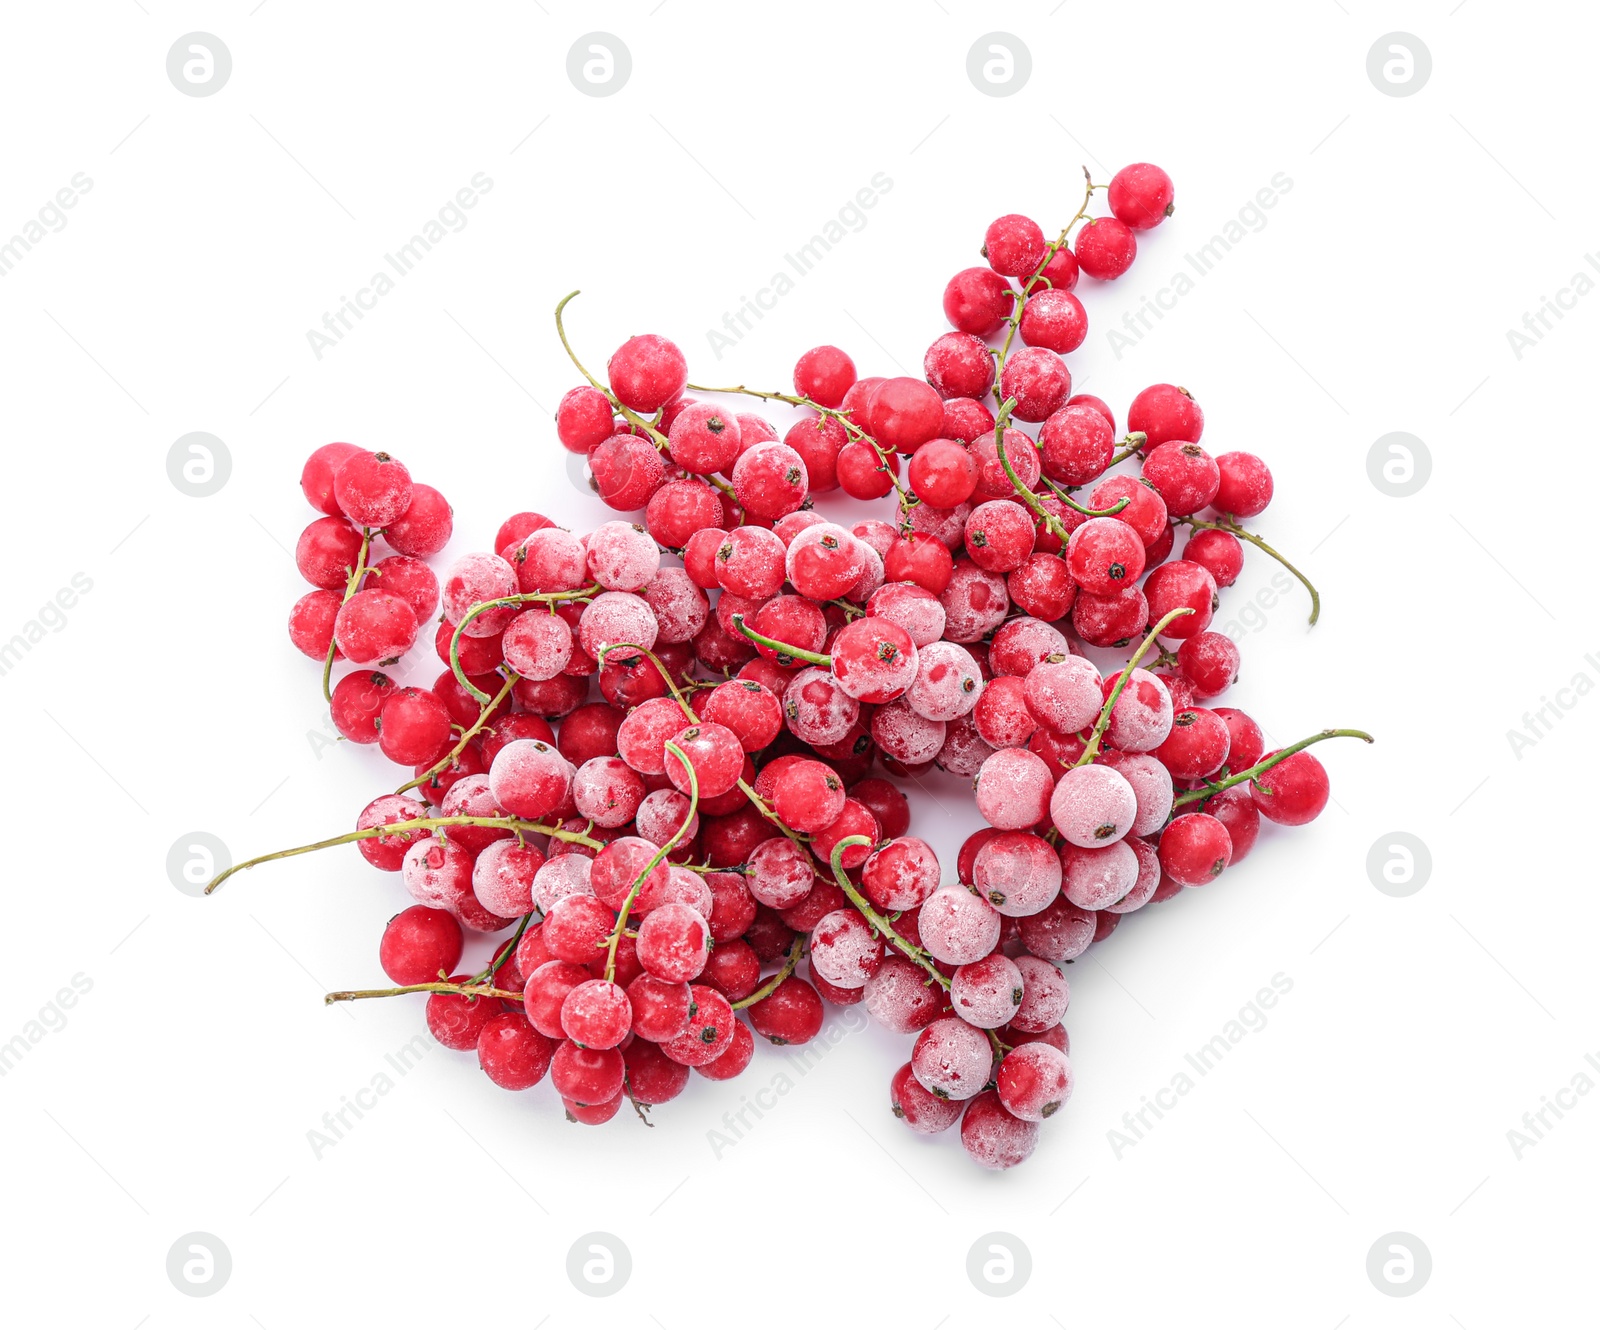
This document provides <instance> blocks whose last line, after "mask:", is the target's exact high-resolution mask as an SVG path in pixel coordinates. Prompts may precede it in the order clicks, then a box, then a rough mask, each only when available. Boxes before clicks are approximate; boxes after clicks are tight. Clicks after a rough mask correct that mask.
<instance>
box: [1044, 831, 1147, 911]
mask: <svg viewBox="0 0 1600 1330" xmlns="http://www.w3.org/2000/svg"><path fill="white" fill-rule="evenodd" d="M1138 880H1139V856H1138V855H1136V854H1135V853H1134V852H1133V850H1132V848H1131V847H1130V846H1129V845H1128V844H1127V843H1126V842H1124V841H1114V842H1113V843H1112V844H1110V845H1106V846H1102V847H1101V848H1100V849H1098V850H1089V849H1084V848H1082V847H1080V846H1077V845H1072V844H1065V845H1063V846H1062V847H1061V892H1062V895H1064V896H1065V897H1066V898H1067V899H1068V900H1069V901H1071V902H1072V903H1073V904H1074V905H1077V906H1079V907H1081V908H1082V909H1085V910H1103V909H1105V908H1106V907H1107V906H1109V905H1114V904H1115V903H1116V902H1117V901H1119V900H1121V899H1122V898H1123V897H1124V896H1126V895H1127V894H1128V893H1129V892H1130V891H1132V890H1133V884H1134V883H1135V882H1137V881H1138Z"/></svg>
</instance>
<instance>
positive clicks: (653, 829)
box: [633, 712, 700, 846]
mask: <svg viewBox="0 0 1600 1330" xmlns="http://www.w3.org/2000/svg"><path fill="white" fill-rule="evenodd" d="M679 714H680V715H681V714H682V713H681V712H680V713H679ZM688 811H689V796H688V795H686V794H683V793H681V792H679V791H678V790H651V791H650V793H649V794H647V795H645V797H644V801H643V802H642V803H641V804H640V805H639V811H638V812H637V813H636V814H635V815H634V819H633V823H634V826H635V827H636V828H637V829H638V832H639V835H640V836H641V837H643V838H644V839H645V840H647V841H649V842H650V843H651V844H653V845H656V846H661V845H665V844H666V843H667V842H668V841H669V840H670V839H672V837H673V836H674V835H675V834H676V833H677V830H678V828H679V827H681V826H682V825H683V818H684V815H685V814H686V813H687V812H688ZM699 834H700V814H699V813H696V814H695V815H694V816H693V817H692V818H690V819H689V829H688V830H687V831H686V832H684V833H683V838H684V840H686V841H690V840H693V839H694V838H695V837H696V836H697V835H699Z"/></svg>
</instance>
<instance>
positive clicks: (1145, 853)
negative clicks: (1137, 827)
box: [1106, 836, 1161, 914]
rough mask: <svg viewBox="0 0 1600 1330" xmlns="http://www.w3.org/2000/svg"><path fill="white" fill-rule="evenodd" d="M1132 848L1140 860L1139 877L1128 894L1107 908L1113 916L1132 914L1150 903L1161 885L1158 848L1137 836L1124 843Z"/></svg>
mask: <svg viewBox="0 0 1600 1330" xmlns="http://www.w3.org/2000/svg"><path fill="white" fill-rule="evenodd" d="M1123 844H1124V845H1127V846H1128V847H1129V848H1131V849H1132V850H1133V852H1134V854H1135V855H1136V856H1137V857H1138V860H1139V876H1138V879H1137V880H1136V881H1135V882H1134V884H1133V886H1131V887H1130V888H1128V894H1127V895H1126V896H1124V897H1123V898H1122V899H1121V900H1119V901H1116V902H1115V903H1114V904H1111V905H1108V906H1106V909H1108V910H1110V911H1111V913H1112V914H1132V913H1133V912H1134V911H1135V910H1137V909H1138V908H1139V907H1140V906H1141V905H1145V904H1148V903H1149V900H1150V898H1151V897H1152V896H1154V895H1155V894H1156V888H1157V887H1159V886H1160V885H1161V858H1160V856H1159V855H1158V854H1157V853H1156V847H1155V846H1154V845H1152V844H1150V842H1149V841H1147V840H1140V839H1139V838H1138V837H1137V836H1130V837H1128V839H1127V840H1125V841H1124V842H1123Z"/></svg>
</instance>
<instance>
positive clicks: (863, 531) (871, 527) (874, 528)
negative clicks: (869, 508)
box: [850, 517, 899, 559]
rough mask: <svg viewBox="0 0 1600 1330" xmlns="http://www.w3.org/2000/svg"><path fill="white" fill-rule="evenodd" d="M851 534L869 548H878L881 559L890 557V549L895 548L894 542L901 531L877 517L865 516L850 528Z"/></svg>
mask: <svg viewBox="0 0 1600 1330" xmlns="http://www.w3.org/2000/svg"><path fill="white" fill-rule="evenodd" d="M850 534H851V535H852V536H854V537H856V539H857V540H860V541H861V542H862V543H863V544H865V545H867V546H868V547H869V548H871V549H874V550H876V551H877V553H878V557H879V558H880V559H887V558H888V557H889V551H890V550H892V549H893V548H894V542H895V541H896V540H897V539H898V538H899V532H897V531H896V530H895V529H894V528H893V527H892V526H890V525H889V524H888V523H887V522H885V521H883V520H882V519H881V518H877V517H867V518H863V519H862V520H861V521H859V522H857V523H856V524H855V525H854V526H853V527H851V528H850Z"/></svg>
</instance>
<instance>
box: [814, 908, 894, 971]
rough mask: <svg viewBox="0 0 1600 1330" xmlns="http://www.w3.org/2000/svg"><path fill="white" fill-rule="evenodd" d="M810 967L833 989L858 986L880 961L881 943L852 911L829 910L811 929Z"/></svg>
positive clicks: (881, 954) (875, 968)
mask: <svg viewBox="0 0 1600 1330" xmlns="http://www.w3.org/2000/svg"><path fill="white" fill-rule="evenodd" d="M810 956H811V968H812V969H813V970H815V971H816V972H817V974H819V975H820V976H821V977H822V978H823V980H825V981H826V982H827V983H830V984H832V985H833V986H834V987H836V988H860V987H861V986H862V985H863V984H865V983H866V982H867V980H868V979H870V978H871V977H872V975H873V974H874V973H875V972H876V970H877V968H878V966H879V965H880V964H881V963H882V957H883V943H882V942H881V941H880V940H879V939H878V938H877V937H875V936H874V935H873V932H872V930H871V929H870V928H868V927H867V921H866V920H865V919H863V918H862V917H861V916H860V915H859V914H857V913H856V912H855V911H854V910H833V911H831V912H830V913H828V914H825V915H823V916H822V918H821V919H819V920H817V926H816V927H815V928H813V929H812V930H811V944H810Z"/></svg>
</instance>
